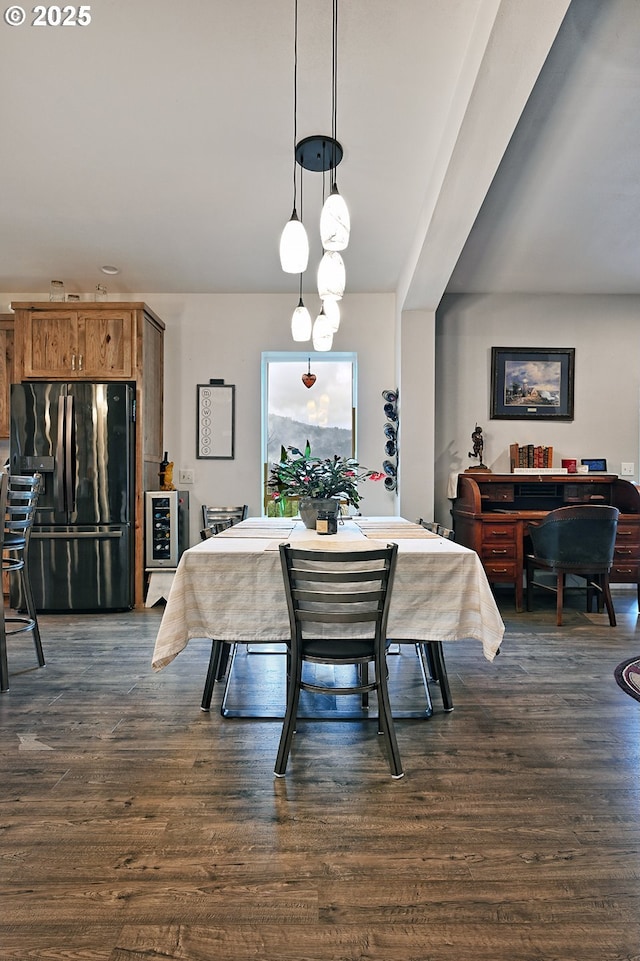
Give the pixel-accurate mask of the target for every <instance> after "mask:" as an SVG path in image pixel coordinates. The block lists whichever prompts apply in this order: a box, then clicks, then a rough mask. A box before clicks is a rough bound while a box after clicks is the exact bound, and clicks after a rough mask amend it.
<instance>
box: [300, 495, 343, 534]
mask: <svg viewBox="0 0 640 961" xmlns="http://www.w3.org/2000/svg"><path fill="white" fill-rule="evenodd" d="M298 507H299V510H300V517H301V518H302V523H303V524H304V526H305V527H308V528H309V530H315V528H316V520H317V518H318V511H330V512H331V513H333V514H339V513H340V500H339V498H337V497H301V498H300V502H299V504H298Z"/></svg>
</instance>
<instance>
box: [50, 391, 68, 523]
mask: <svg viewBox="0 0 640 961" xmlns="http://www.w3.org/2000/svg"><path fill="white" fill-rule="evenodd" d="M65 400H66V398H65V397H58V438H57V442H56V466H55V473H54V475H53V480H54V485H55V500H56V510H57V511H60V512H61V513H63V512H64V511H65V510H66V505H65V478H64V473H65V457H64V451H65V441H64V436H65Z"/></svg>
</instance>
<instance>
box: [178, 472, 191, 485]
mask: <svg viewBox="0 0 640 961" xmlns="http://www.w3.org/2000/svg"><path fill="white" fill-rule="evenodd" d="M178 483H179V484H193V471H192V470H179V471H178Z"/></svg>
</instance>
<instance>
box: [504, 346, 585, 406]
mask: <svg viewBox="0 0 640 961" xmlns="http://www.w3.org/2000/svg"><path fill="white" fill-rule="evenodd" d="M574 363H575V348H574V347H546V348H544V347H492V348H491V417H492V419H493V420H573V376H574Z"/></svg>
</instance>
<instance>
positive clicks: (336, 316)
mask: <svg viewBox="0 0 640 961" xmlns="http://www.w3.org/2000/svg"><path fill="white" fill-rule="evenodd" d="M322 309H323V310H324V314H325V317H326V318H327V323H328V324H329V329H330V330H331V333H332V334H335V332H336V331H337V330H338V328H339V327H340V307H339V305H338V301H337V300H329V299H328V298H327V300H323V301H322Z"/></svg>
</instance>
